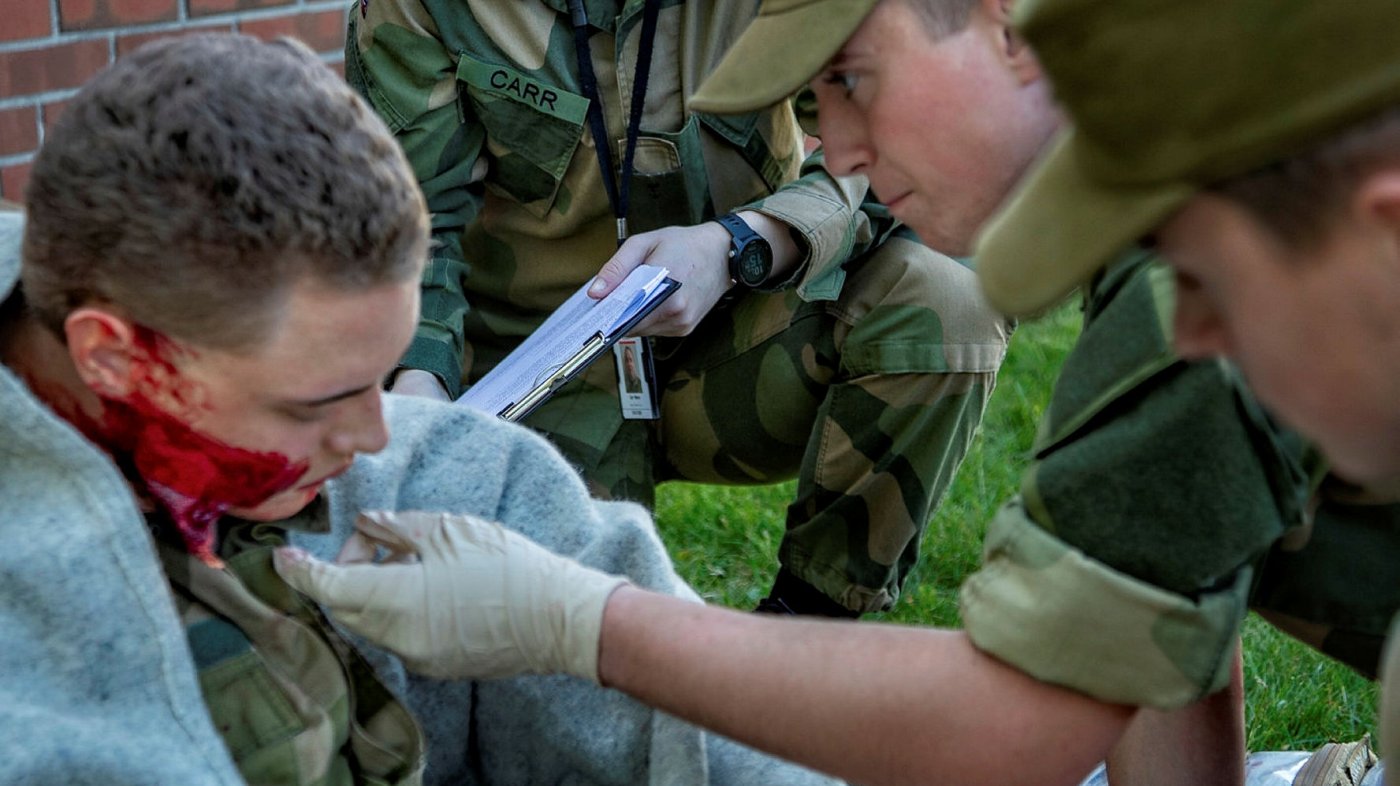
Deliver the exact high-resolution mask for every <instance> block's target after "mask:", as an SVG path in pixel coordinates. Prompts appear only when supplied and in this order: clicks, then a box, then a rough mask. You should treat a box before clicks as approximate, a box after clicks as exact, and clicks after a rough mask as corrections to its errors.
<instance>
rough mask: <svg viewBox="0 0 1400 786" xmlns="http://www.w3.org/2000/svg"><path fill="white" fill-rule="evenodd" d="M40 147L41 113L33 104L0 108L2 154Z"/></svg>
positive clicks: (27, 150) (12, 153) (0, 145)
mask: <svg viewBox="0 0 1400 786" xmlns="http://www.w3.org/2000/svg"><path fill="white" fill-rule="evenodd" d="M38 147H39V113H38V112H35V111H34V107H32V106H22V107H19V108H18V109H5V110H0V156H12V155H15V154H17V153H28V152H30V151H31V150H34V149H36V148H38Z"/></svg>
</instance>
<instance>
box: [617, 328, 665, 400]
mask: <svg viewBox="0 0 1400 786" xmlns="http://www.w3.org/2000/svg"><path fill="white" fill-rule="evenodd" d="M613 360H614V361H615V362H616V366H617V399H618V402H619V404H620V405H621V406H622V417H623V419H624V420H656V419H657V418H658V417H660V416H661V409H660V407H659V406H658V405H657V395H656V373H655V370H654V368H653V366H652V362H651V342H650V341H647V340H646V339H645V338H641V337H638V336H628V337H627V338H622V339H618V341H617V343H616V344H613Z"/></svg>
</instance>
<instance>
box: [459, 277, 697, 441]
mask: <svg viewBox="0 0 1400 786" xmlns="http://www.w3.org/2000/svg"><path fill="white" fill-rule="evenodd" d="M680 286H681V283H680V282H679V281H677V280H675V279H673V278H671V277H670V276H669V275H667V270H666V268H662V267H656V266H654V265H640V266H638V267H637V268H636V269H634V270H633V271H632V272H631V274H629V275H628V276H627V278H626V280H624V281H623V282H622V283H621V284H619V285H618V287H617V288H616V289H614V290H613V291H612V292H611V293H610V294H609V295H608V296H607V297H606V298H603V299H602V300H594V299H593V298H590V297H588V294H587V290H588V285H587V284H585V285H584V286H583V287H581V288H580V289H579V290H578V291H577V292H575V293H574V294H573V295H572V296H570V298H569V299H568V300H566V301H565V302H564V304H563V305H562V306H560V307H559V308H558V309H556V310H555V312H554V313H553V314H551V315H550V316H549V319H546V320H545V321H544V324H542V325H540V327H539V328H538V329H537V330H535V332H534V333H532V334H530V336H529V337H528V338H526V339H525V341H524V342H522V343H521V345H520V346H518V347H516V348H515V351H513V352H511V353H510V354H509V355H507V356H506V357H505V359H504V360H502V361H501V362H500V363H499V364H498V365H497V366H496V367H495V368H494V369H492V370H491V371H490V373H488V374H487V375H486V376H484V377H482V378H481V379H480V380H479V381H478V382H477V383H476V384H475V385H472V386H471V387H470V388H468V389H467V391H466V392H465V393H463V394H462V395H461V396H460V397H459V398H458V399H457V403H458V404H460V405H463V406H469V407H474V408H476V409H479V410H482V411H484V412H489V413H491V414H493V415H496V416H498V417H500V418H503V419H505V420H509V421H518V420H520V419H521V418H523V417H525V416H526V415H528V414H530V413H531V412H532V411H534V410H535V408H536V407H538V406H539V405H541V404H543V403H544V402H545V401H547V400H548V399H549V397H550V396H552V395H554V393H555V392H556V391H558V390H559V389H560V388H561V387H563V386H564V385H566V384H568V382H569V381H570V380H572V379H573V378H574V377H576V376H578V375H579V373H580V372H582V371H583V370H584V369H585V368H587V367H588V366H589V365H590V364H591V363H592V362H593V361H595V360H597V359H598V358H599V357H601V356H602V355H603V354H605V353H606V352H607V351H608V350H609V349H610V348H611V347H612V345H613V344H615V343H617V340H618V339H620V338H622V337H623V336H625V335H627V332H628V331H630V330H631V329H632V328H634V327H636V326H637V323H638V322H641V321H642V320H643V319H644V318H646V316H647V315H648V314H650V313H651V312H652V311H653V310H655V308H656V307H657V306H659V305H661V304H662V303H663V302H665V300H666V298H668V297H670V296H671V295H672V293H674V292H675V291H676V290H677V289H680Z"/></svg>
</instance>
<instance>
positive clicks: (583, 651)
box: [274, 512, 626, 682]
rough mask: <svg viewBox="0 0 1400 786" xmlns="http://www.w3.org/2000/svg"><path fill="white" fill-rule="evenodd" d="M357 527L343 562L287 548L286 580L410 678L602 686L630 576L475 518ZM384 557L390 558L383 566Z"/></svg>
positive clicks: (409, 515)
mask: <svg viewBox="0 0 1400 786" xmlns="http://www.w3.org/2000/svg"><path fill="white" fill-rule="evenodd" d="M355 529H356V532H355V534H354V535H352V536H351V537H350V540H348V541H347V542H346V544H345V546H344V548H342V549H341V552H340V555H339V557H337V559H336V563H337V564H330V563H327V562H322V561H320V560H318V559H316V558H314V557H312V556H311V555H309V554H307V553H306V552H304V551H301V550H300V549H295V548H281V549H278V550H277V551H276V553H275V554H274V563H275V565H276V567H277V572H278V573H280V574H281V575H282V578H284V579H285V580H286V581H287V583H288V584H290V585H292V587H293V588H295V589H297V590H298V591H300V592H302V593H304V594H306V595H308V596H309V597H311V598H312V599H314V600H316V601H318V602H319V603H321V604H322V605H324V606H325V607H326V609H327V610H328V611H329V612H330V614H331V616H332V617H333V618H334V619H335V620H337V621H338V622H340V624H342V625H344V626H345V627H346V628H347V629H349V630H351V631H353V632H355V633H357V634H359V635H361V636H363V637H365V638H366V639H368V640H369V641H371V642H374V643H375V644H378V645H380V646H382V647H384V648H385V649H388V650H389V651H391V652H394V653H396V654H397V655H399V656H400V657H401V658H402V659H403V661H404V664H405V665H407V666H408V667H409V668H410V669H412V670H414V671H417V672H419V673H421V674H426V675H428V676H430V677H442V678H448V677H454V678H462V677H471V678H493V677H509V676H513V675H516V674H522V673H534V674H553V673H560V672H562V673H566V674H573V675H576V676H579V677H583V678H584V679H588V680H592V681H593V682H597V681H598V638H599V635H600V633H601V631H602V624H603V608H604V607H605V606H606V605H607V602H608V596H609V595H611V594H612V592H613V590H615V589H617V588H618V587H619V586H621V585H622V584H624V583H626V580H625V579H622V578H620V577H617V576H609V575H606V574H604V573H600V572H598V571H595V570H592V569H590V568H585V567H583V566H582V565H580V564H578V563H577V562H574V561H573V560H570V559H567V558H565V557H561V556H559V555H557V554H554V553H552V552H550V551H547V550H546V549H544V548H543V547H541V546H539V545H538V544H536V543H534V542H532V541H530V540H529V539H527V538H525V537H524V536H522V535H519V534H518V533H515V532H512V531H510V530H508V529H506V528H505V527H502V526H501V525H499V524H496V523H493V522H489V521H483V520H481V519H478V518H475V517H472V516H466V515H456V514H446V513H422V512H399V513H386V512H368V513H364V514H362V515H361V516H360V517H359V519H358V520H357V521H356V522H355ZM381 548H382V549H387V550H388V556H387V557H385V558H383V559H381V560H379V561H378V562H374V561H373V560H374V557H375V555H376V552H377V551H378V549H381Z"/></svg>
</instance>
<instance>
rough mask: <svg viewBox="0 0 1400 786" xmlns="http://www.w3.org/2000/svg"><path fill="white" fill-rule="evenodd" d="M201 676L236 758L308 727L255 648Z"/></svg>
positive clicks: (217, 723)
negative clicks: (254, 650)
mask: <svg viewBox="0 0 1400 786" xmlns="http://www.w3.org/2000/svg"><path fill="white" fill-rule="evenodd" d="M224 624H227V623H224ZM199 681H200V683H201V687H202V688H203V689H204V701H205V704H207V705H208V707H209V715H210V717H211V718H212V719H213V721H214V725H215V727H216V728H217V729H218V730H219V733H220V734H221V735H223V738H224V743H225V744H226V745H228V748H229V753H231V754H232V755H233V758H234V759H235V760H241V759H244V758H246V757H248V756H249V755H251V754H253V753H254V752H255V751H258V750H260V749H263V748H267V747H270V746H274V745H277V744H279V743H282V742H285V741H286V740H288V739H289V738H291V737H294V736H296V735H297V734H299V733H300V732H301V731H302V730H304V729H305V728H306V724H305V722H304V721H303V720H302V718H301V715H300V713H298V712H297V711H296V708H295V707H294V706H293V705H292V702H291V700H290V699H289V698H288V697H287V694H286V692H285V691H283V690H282V688H281V687H280V686H279V685H277V683H276V681H275V680H273V679H272V676H271V675H270V674H268V672H267V668H266V666H265V665H264V664H263V662H262V659H261V658H259V657H258V656H257V654H256V653H254V652H253V651H252V650H251V648H250V649H248V650H246V651H245V652H243V653H242V654H239V655H235V656H233V657H231V658H227V659H225V660H224V661H223V662H221V663H219V664H218V665H215V666H212V667H210V668H207V669H203V670H202V671H200V673H199Z"/></svg>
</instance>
